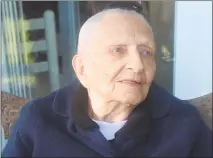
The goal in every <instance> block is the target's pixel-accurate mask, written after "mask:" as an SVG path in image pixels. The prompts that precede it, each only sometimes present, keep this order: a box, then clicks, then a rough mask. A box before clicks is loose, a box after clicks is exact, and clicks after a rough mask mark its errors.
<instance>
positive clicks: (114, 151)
mask: <svg viewBox="0 0 213 158" xmlns="http://www.w3.org/2000/svg"><path fill="white" fill-rule="evenodd" d="M75 87H76V86H75ZM2 156H3V157H25V156H26V157H117V156H126V157H134V156H140V157H143V156H144V157H145V156H149V157H212V132H211V130H210V129H209V128H208V127H207V126H206V125H205V123H204V122H203V121H202V119H201V117H200V116H199V113H198V111H197V110H196V108H195V107H194V106H192V105H189V104H187V103H185V102H183V101H181V100H179V99H177V98H175V97H173V96H171V95H170V94H169V93H167V92H166V91H165V90H164V89H161V88H159V87H158V86H156V85H155V84H153V85H152V86H151V89H150V92H149V94H148V97H147V98H146V100H145V101H144V102H143V103H141V104H140V105H138V107H137V108H136V109H135V110H134V111H133V112H132V113H131V115H130V116H129V118H128V121H127V123H126V125H125V126H124V127H123V128H122V129H121V130H119V131H118V132H117V133H116V136H115V139H114V140H112V141H107V140H106V139H105V138H104V136H103V135H102V134H101V133H100V132H99V129H98V125H97V124H96V123H95V122H93V121H92V120H91V119H90V118H89V116H88V115H87V92H86V91H85V89H84V88H82V87H81V88H71V86H67V87H65V88H62V89H60V90H58V91H56V92H53V93H51V94H50V95H48V96H46V97H43V98H39V99H35V100H33V101H31V102H28V103H27V104H26V105H25V106H24V107H23V108H22V110H21V112H20V117H19V119H18V120H17V121H16V123H15V125H14V128H13V130H12V133H11V135H10V137H9V140H8V144H7V145H6V147H5V149H4V151H3V154H2Z"/></svg>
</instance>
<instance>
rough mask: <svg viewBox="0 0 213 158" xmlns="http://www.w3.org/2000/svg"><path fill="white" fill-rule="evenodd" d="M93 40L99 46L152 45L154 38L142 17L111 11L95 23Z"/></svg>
mask: <svg viewBox="0 0 213 158" xmlns="http://www.w3.org/2000/svg"><path fill="white" fill-rule="evenodd" d="M92 39H93V42H94V43H95V44H97V43H99V44H98V45H99V46H107V45H113V44H127V45H131V44H147V45H149V46H150V47H154V38H153V34H152V31H151V29H150V27H149V26H148V24H146V22H145V21H143V19H142V17H140V16H136V15H132V14H120V13H117V14H116V13H113V14H111V15H108V16H105V17H104V18H103V19H102V20H101V22H100V23H99V24H98V25H97V27H96V30H95V33H94V36H93V38H92Z"/></svg>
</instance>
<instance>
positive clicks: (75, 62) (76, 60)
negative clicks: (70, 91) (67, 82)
mask: <svg viewBox="0 0 213 158" xmlns="http://www.w3.org/2000/svg"><path fill="white" fill-rule="evenodd" d="M72 67H73V69H74V71H75V74H76V76H77V78H78V80H79V81H80V82H81V84H82V85H83V86H84V87H85V86H86V83H85V81H86V80H85V72H84V62H83V58H82V56H81V55H80V54H76V55H74V56H73V58H72Z"/></svg>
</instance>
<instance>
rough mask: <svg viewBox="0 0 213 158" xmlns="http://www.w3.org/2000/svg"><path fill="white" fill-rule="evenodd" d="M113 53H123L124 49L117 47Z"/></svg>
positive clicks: (112, 50)
mask: <svg viewBox="0 0 213 158" xmlns="http://www.w3.org/2000/svg"><path fill="white" fill-rule="evenodd" d="M111 52H113V53H123V52H124V49H123V48H121V47H116V48H112V49H111Z"/></svg>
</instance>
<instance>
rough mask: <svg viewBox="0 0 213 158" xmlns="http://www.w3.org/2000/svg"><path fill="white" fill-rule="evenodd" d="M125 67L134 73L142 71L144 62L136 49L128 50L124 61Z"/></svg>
mask: <svg viewBox="0 0 213 158" xmlns="http://www.w3.org/2000/svg"><path fill="white" fill-rule="evenodd" d="M126 68H127V69H130V70H132V71H133V72H135V73H140V72H143V71H144V62H143V59H142V57H141V56H140V54H139V52H138V51H137V50H133V51H131V52H129V55H128V57H127V62H126Z"/></svg>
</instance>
